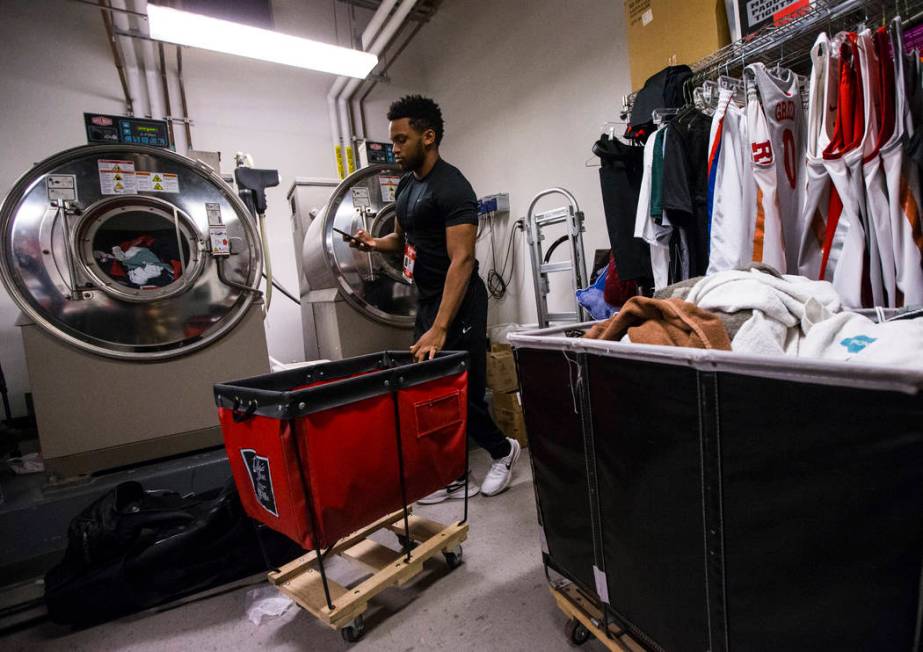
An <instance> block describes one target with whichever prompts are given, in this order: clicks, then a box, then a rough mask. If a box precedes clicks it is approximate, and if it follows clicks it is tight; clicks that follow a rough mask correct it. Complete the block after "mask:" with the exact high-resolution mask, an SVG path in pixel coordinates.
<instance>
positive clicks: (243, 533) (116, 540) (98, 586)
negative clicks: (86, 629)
mask: <svg viewBox="0 0 923 652" xmlns="http://www.w3.org/2000/svg"><path fill="white" fill-rule="evenodd" d="M259 536H260V540H262V542H263V545H264V548H265V549H266V551H267V554H268V556H269V557H270V563H274V564H278V563H281V562H284V561H288V560H289V559H292V558H294V557H295V556H297V555H298V554H300V553H301V552H302V551H301V549H300V548H298V547H297V546H296V545H295V544H294V543H292V542H290V541H289V540H288V539H287V538H285V537H282V536H281V535H277V534H276V533H274V532H272V531H269V530H265V529H264V530H262V531H261V532H260V533H259ZM259 543H260V541H259V540H258V539H257V533H256V529H255V527H254V524H253V523H252V522H251V521H250V520H249V519H248V518H247V516H246V515H245V514H244V512H243V509H242V508H241V506H240V500H239V498H238V496H237V491H236V489H235V488H234V483H233V481H231V482H229V483H228V484H227V485H226V486H225V487H224V488H222V489H216V490H213V491H209V492H205V493H202V494H197V495H196V494H194V495H191V496H185V497H184V496H180V495H179V494H176V493H173V492H168V491H144V489H143V487H142V486H141V485H140V484H139V483H137V482H125V483H122V484H120V485H118V486H117V487H116V488H115V489H113V490H112V491H110V492H108V493H106V494H105V495H103V496H102V497H100V498H99V499H97V500H96V501H95V502H93V503H92V504H91V505H90V506H89V507H87V508H86V509H85V510H84V511H83V512H81V513H80V514H79V515H78V516H77V517H75V518H74V520H73V521H72V522H71V525H70V527H69V528H68V545H67V551H66V553H65V555H64V559H63V560H62V561H61V563H60V564H58V565H57V566H55V567H54V568H53V569H51V570H50V571H49V572H48V574H47V575H46V576H45V602H46V605H47V608H48V615H49V617H50V618H51V620H52V621H54V622H56V623H60V624H66V625H90V624H94V623H98V622H103V621H105V620H110V619H112V618H117V617H119V616H124V615H127V614H129V613H133V612H135V611H139V610H141V609H147V608H150V607H154V606H157V605H160V604H164V603H166V602H170V601H172V600H176V599H178V598H180V597H183V596H185V595H189V594H192V593H196V592H199V591H204V590H207V589H210V588H213V587H216V586H220V585H221V584H225V583H227V582H232V581H234V580H237V579H241V578H243V577H246V576H248V575H252V574H254V573H258V572H260V571H262V570H265V569H266V563H265V561H264V558H263V555H262V553H261V551H260V545H259Z"/></svg>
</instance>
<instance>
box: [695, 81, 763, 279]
mask: <svg viewBox="0 0 923 652" xmlns="http://www.w3.org/2000/svg"><path fill="white" fill-rule="evenodd" d="M749 150H750V142H749V139H748V137H747V116H746V113H745V112H744V110H743V108H741V107H739V106H737V104H736V103H735V102H734V91H733V90H730V89H725V88H722V89H721V90H720V91H719V99H718V107H717V109H716V110H715V114H714V116H712V127H711V133H710V138H709V148H708V151H709V155H708V183H709V192H708V203H709V245H710V246H709V250H710V251H709V259H708V272H707V273H708V274H712V273H714V272H721V271H725V270H729V269H736V268H738V267H742V266H744V265H748V264H750V262H751V260H752V259H753V229H754V221H755V211H754V209H755V207H756V204H755V200H756V189H755V187H754V179H753V173H752V171H751V169H750V156H749Z"/></svg>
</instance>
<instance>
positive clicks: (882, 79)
mask: <svg viewBox="0 0 923 652" xmlns="http://www.w3.org/2000/svg"><path fill="white" fill-rule="evenodd" d="M885 38H886V37H884V34H882V35H881V36H880V37H879V36H874V37H873V47H872V49H871V50H870V51H869V53H868V55H867V60H868V74H867V75H864V79H865V93H866V96H867V97H869V98H870V104H871V110H872V111H874V116H875V118H876V120H875V127H876V129H875V136H874V139H870V143H873V145H872V146H870V147H866V149H865V152H864V153H865V157H864V159H863V163H862V173H863V177H864V179H865V205H866V209H867V214H868V225H869V226H868V231H869V235H870V238H871V237H874V242H873V243H870V244H871V246H873V247H874V249H875V250H877V258H878V261H879V265H880V268H881V283H882V287H883V290H884V294H885V302H886V305H888V306H889V307H891V308H894V307H897V272H896V266H895V261H894V244H893V243H894V235H893V233H892V231H891V207H890V204H889V201H888V189H887V183H886V179H885V172H884V168H883V167H882V162H881V152H882V151H883V150H885V151H887V150H890V149H893V148H894V147H895V146H897V147H900V144H899V142H897V144H895V143H896V141H895V139H894V134H893V133H892V132H889V131H886V129H887V128H886V123H888V120H889V119H890V120H893V119H894V114H895V109H894V73H893V71H892V70H891V67H890V60H891V55H890V52H889V49H888V46H887V42H886V40H885ZM867 119H868V118H867Z"/></svg>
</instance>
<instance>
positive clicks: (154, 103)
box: [129, 0, 167, 120]
mask: <svg viewBox="0 0 923 652" xmlns="http://www.w3.org/2000/svg"><path fill="white" fill-rule="evenodd" d="M132 6H133V8H134V10H135V11H136V12H144V13H147V0H133V2H132ZM129 20H130V21H131V22H132V23H133V25H134V27H135V31H137V32H139V33H141V32H142V30H141V25H140V23H141V19H140V18H138V17H137V16H131V17H130V19H129ZM136 40H138V41H140V42H139V43H138V47H140V48H141V57H142V60H143V62H144V81H145V85H146V88H147V97H148V102H149V107H150V110H151V117H152V118H155V119H157V120H160V119H161V118H163V117H164V116H165V115H167V113H166V111H165V108H164V98H163V88H162V87H161V85H160V84H159V83H158V79H157V59H156V57H155V56H154V42H153V41H151V40H150V39H136Z"/></svg>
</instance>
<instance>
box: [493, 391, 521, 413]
mask: <svg viewBox="0 0 923 652" xmlns="http://www.w3.org/2000/svg"><path fill="white" fill-rule="evenodd" d="M492 401H493V406H494V408H495V409H500V410H520V411H521V410H522V399H521V398H520V397H519V392H493V398H492Z"/></svg>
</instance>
